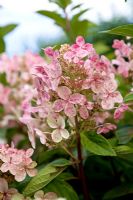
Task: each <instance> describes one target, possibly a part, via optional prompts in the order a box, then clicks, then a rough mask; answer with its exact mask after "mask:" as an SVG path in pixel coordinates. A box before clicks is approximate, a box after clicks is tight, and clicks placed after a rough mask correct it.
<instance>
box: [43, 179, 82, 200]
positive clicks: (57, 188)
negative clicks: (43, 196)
mask: <svg viewBox="0 0 133 200" xmlns="http://www.w3.org/2000/svg"><path fill="white" fill-rule="evenodd" d="M48 191H49V192H50V191H53V192H55V193H56V194H57V195H58V196H60V197H64V198H65V199H67V200H78V199H79V198H78V196H77V194H76V192H75V191H74V189H73V188H72V187H71V185H69V184H68V183H67V182H65V181H62V180H59V179H55V180H54V181H52V182H51V183H50V184H49V185H47V187H46V192H48Z"/></svg>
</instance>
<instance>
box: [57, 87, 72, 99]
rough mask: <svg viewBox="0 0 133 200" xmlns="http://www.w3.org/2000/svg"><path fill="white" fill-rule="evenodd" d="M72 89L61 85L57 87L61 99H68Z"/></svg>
mask: <svg viewBox="0 0 133 200" xmlns="http://www.w3.org/2000/svg"><path fill="white" fill-rule="evenodd" d="M71 93H72V92H71V90H70V89H69V88H68V87H66V86H61V87H59V88H58V89H57V94H58V96H59V97H60V98H61V99H64V100H67V99H68V98H69V96H70V95H71Z"/></svg>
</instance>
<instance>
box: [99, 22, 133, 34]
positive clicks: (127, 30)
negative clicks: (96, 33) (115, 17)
mask: <svg viewBox="0 0 133 200" xmlns="http://www.w3.org/2000/svg"><path fill="white" fill-rule="evenodd" d="M102 32H103V33H109V34H115V35H122V36H130V37H133V24H128V25H123V26H118V27H116V28H113V29H111V30H108V31H102Z"/></svg>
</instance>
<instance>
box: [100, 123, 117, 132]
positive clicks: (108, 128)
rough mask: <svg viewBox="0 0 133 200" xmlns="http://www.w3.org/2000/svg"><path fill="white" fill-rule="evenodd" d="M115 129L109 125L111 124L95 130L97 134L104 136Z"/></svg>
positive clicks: (114, 126)
mask: <svg viewBox="0 0 133 200" xmlns="http://www.w3.org/2000/svg"><path fill="white" fill-rule="evenodd" d="M116 128H117V127H116V125H114V124H111V123H106V124H103V125H101V127H99V128H98V129H97V134H101V133H104V134H105V133H108V132H109V131H113V130H115V129H116Z"/></svg>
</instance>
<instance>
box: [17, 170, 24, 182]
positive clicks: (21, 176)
mask: <svg viewBox="0 0 133 200" xmlns="http://www.w3.org/2000/svg"><path fill="white" fill-rule="evenodd" d="M25 177H26V172H25V170H20V171H18V172H17V173H16V174H15V180H16V181H18V182H21V181H23V180H24V179H25Z"/></svg>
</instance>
